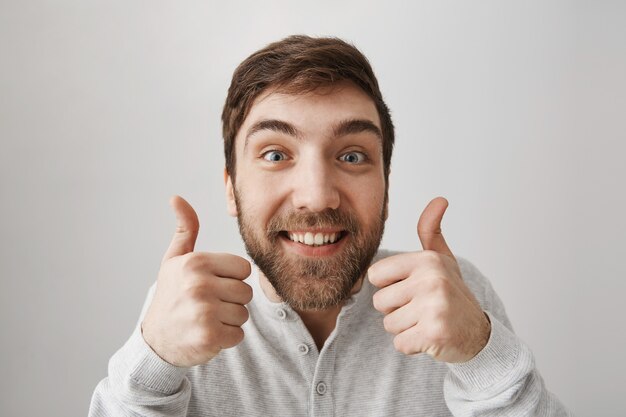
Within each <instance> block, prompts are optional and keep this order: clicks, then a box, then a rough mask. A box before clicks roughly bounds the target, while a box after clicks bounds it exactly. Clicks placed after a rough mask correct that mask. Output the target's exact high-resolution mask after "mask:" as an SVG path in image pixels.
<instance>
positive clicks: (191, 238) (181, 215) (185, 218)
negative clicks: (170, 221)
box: [163, 195, 200, 261]
mask: <svg viewBox="0 0 626 417" xmlns="http://www.w3.org/2000/svg"><path fill="white" fill-rule="evenodd" d="M170 206H172V209H173V210H174V214H175V215H176V232H175V233H174V237H173V238H172V241H171V242H170V246H169V247H168V249H167V251H166V252H165V255H164V256H163V261H166V260H168V259H170V258H173V257H174V256H180V255H184V254H186V253H189V252H193V249H194V246H195V245H196V239H197V237H198V230H199V229H200V222H199V221H198V215H197V214H196V211H195V210H194V209H193V207H191V205H190V204H189V203H188V202H187V201H186V200H185V199H184V198H182V197H180V196H177V195H175V196H173V197H172V198H170Z"/></svg>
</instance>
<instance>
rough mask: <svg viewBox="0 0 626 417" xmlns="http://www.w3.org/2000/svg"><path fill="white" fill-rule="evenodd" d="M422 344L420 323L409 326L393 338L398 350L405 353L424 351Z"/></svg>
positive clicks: (411, 353)
mask: <svg viewBox="0 0 626 417" xmlns="http://www.w3.org/2000/svg"><path fill="white" fill-rule="evenodd" d="M422 344H423V343H422V340H421V335H420V329H419V323H418V324H416V325H414V326H412V327H409V328H408V329H406V330H405V331H403V332H401V333H399V334H397V335H396V337H394V338H393V346H394V347H395V348H396V350H397V351H398V352H401V353H404V354H405V355H413V354H416V353H422V352H423V350H422Z"/></svg>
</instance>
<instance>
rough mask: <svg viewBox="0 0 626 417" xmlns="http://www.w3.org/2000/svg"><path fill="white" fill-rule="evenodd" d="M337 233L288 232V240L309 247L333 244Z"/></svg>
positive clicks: (337, 235)
mask: <svg viewBox="0 0 626 417" xmlns="http://www.w3.org/2000/svg"><path fill="white" fill-rule="evenodd" d="M338 237H339V233H311V232H306V233H293V232H289V239H291V240H293V241H294V242H300V243H304V244H305V245H309V246H319V245H324V244H327V243H335V241H336V240H337V238H338Z"/></svg>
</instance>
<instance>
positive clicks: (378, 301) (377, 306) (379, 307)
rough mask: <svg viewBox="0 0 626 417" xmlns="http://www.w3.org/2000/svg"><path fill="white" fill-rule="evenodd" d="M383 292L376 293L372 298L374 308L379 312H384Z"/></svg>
mask: <svg viewBox="0 0 626 417" xmlns="http://www.w3.org/2000/svg"><path fill="white" fill-rule="evenodd" d="M380 294H381V292H380V291H377V292H376V293H374V296H373V297H372V303H373V304H374V308H375V309H376V310H378V311H382V307H383V303H382V300H381V298H382V295H380Z"/></svg>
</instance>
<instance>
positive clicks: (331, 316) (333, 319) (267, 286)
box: [259, 271, 363, 350]
mask: <svg viewBox="0 0 626 417" xmlns="http://www.w3.org/2000/svg"><path fill="white" fill-rule="evenodd" d="M259 283H260V285H261V289H262V290H263V293H264V294H265V296H266V297H267V298H268V300H270V301H271V302H273V303H280V302H282V301H283V300H282V299H281V298H280V296H279V295H278V294H277V293H276V290H275V289H274V287H273V286H272V284H271V283H270V282H269V281H268V279H267V277H266V276H265V274H263V273H262V272H261V271H259ZM362 285H363V277H361V278H359V279H358V281H357V282H356V284H354V286H353V287H352V290H351V291H350V294H355V293H357V292H359V290H360V289H361V286H362ZM343 305H344V303H341V304H339V305H336V306H332V307H329V308H326V309H324V310H299V309H295V308H294V311H295V312H296V313H298V315H299V316H300V318H301V319H302V322H303V323H304V325H305V326H306V328H307V330H308V331H309V333H311V336H312V337H313V340H314V341H315V344H316V345H317V349H318V350H321V349H322V347H323V346H324V343H325V342H326V339H328V336H330V334H331V333H332V331H333V330H334V329H335V324H336V323H337V316H338V315H339V313H340V312H341V308H342V307H343Z"/></svg>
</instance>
